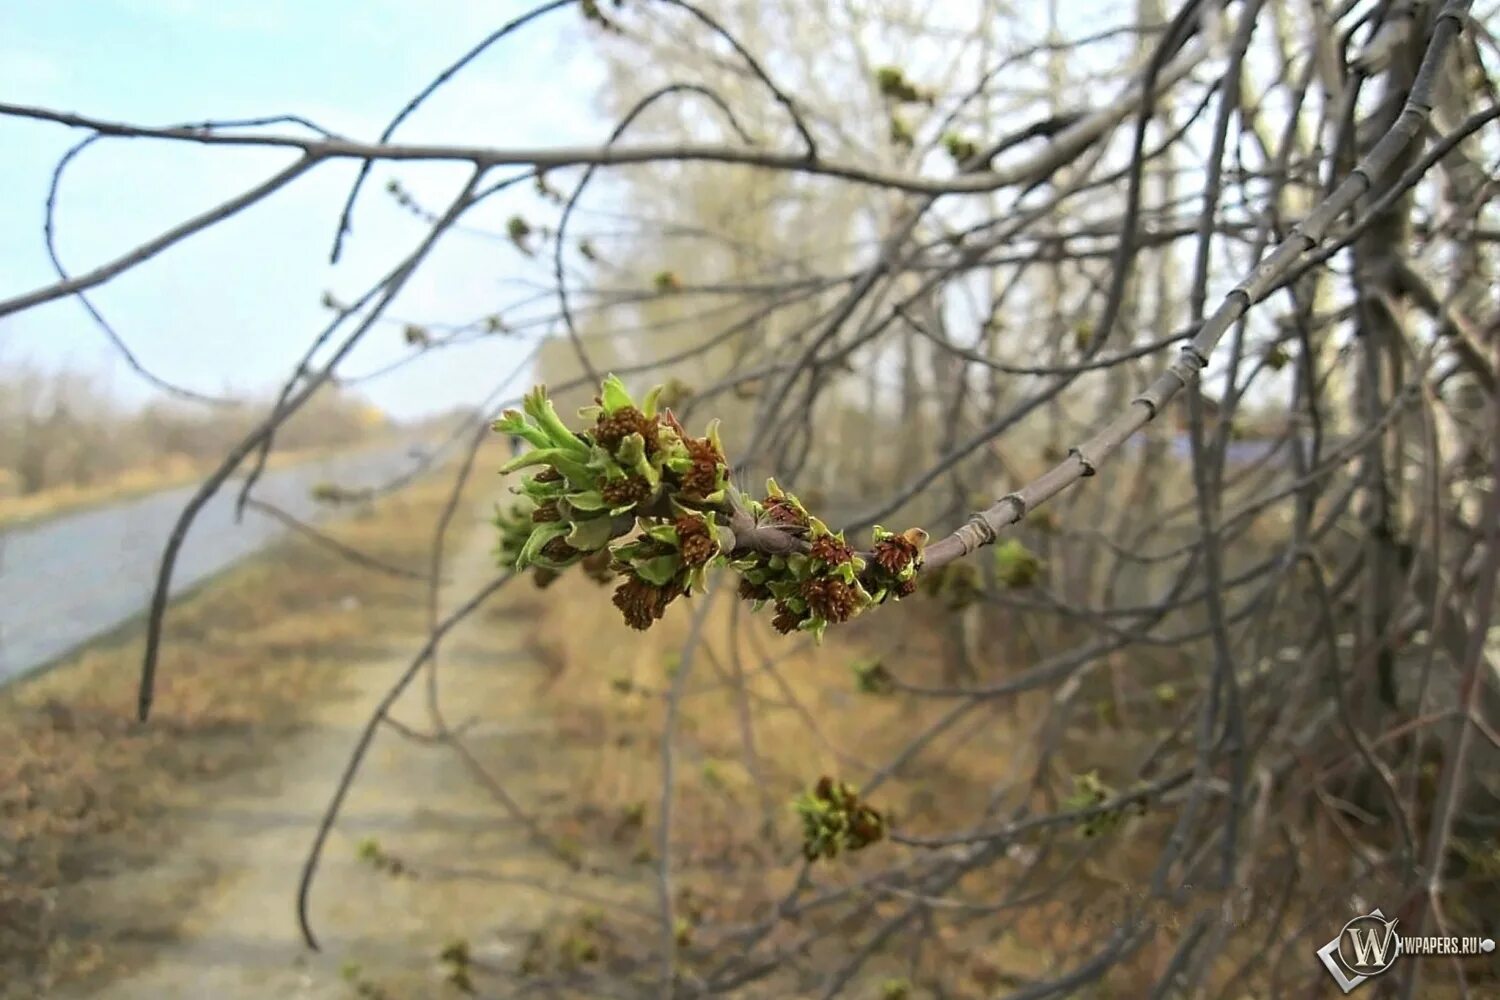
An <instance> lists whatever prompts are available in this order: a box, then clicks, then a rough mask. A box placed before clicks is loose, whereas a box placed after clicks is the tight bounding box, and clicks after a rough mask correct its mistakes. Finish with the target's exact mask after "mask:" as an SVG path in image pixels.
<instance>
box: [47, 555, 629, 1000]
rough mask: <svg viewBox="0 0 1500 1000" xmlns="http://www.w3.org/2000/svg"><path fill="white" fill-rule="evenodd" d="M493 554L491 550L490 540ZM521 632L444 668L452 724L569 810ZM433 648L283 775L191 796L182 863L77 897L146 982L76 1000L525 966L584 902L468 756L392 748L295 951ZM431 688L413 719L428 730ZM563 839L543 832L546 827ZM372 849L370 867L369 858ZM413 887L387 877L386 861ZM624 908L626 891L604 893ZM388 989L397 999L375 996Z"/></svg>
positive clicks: (146, 999)
mask: <svg viewBox="0 0 1500 1000" xmlns="http://www.w3.org/2000/svg"><path fill="white" fill-rule="evenodd" d="M480 534H482V533H480ZM486 542H487V539H484V538H482V537H476V538H475V544H474V546H473V550H472V551H471V552H469V553H468V554H467V555H466V556H465V557H464V558H463V559H462V560H460V561H459V564H458V565H456V566H455V567H454V577H455V581H454V584H453V588H454V589H453V591H452V593H454V594H457V593H459V592H460V591H464V589H465V588H466V587H471V586H472V585H473V584H474V583H476V582H477V581H479V580H481V579H482V578H484V576H485V575H486V574H487V573H488V572H489V570H488V565H487V564H488V559H487V557H486V554H485V548H486V546H485V543H486ZM521 624H522V623H521V621H520V620H518V619H516V618H515V617H514V616H512V617H510V618H506V617H503V616H500V615H496V614H483V613H481V614H480V615H478V616H476V617H475V619H474V620H473V621H471V622H470V623H468V624H466V625H465V626H463V627H461V628H459V629H457V630H455V632H454V634H453V636H452V638H451V641H449V642H448V643H447V644H446V645H445V646H444V649H443V655H442V661H441V671H442V673H441V677H442V704H443V707H444V712H445V714H446V715H447V716H448V718H449V722H450V723H452V724H459V723H461V722H463V721H464V720H465V719H467V718H469V717H470V716H474V717H478V719H479V720H480V721H479V722H477V723H476V724H474V725H473V726H472V727H471V728H469V729H468V730H467V731H466V742H467V744H468V745H469V746H470V747H471V748H472V749H473V751H474V753H475V756H476V757H477V758H478V759H479V760H481V761H483V762H484V763H485V765H486V767H489V768H490V769H491V770H492V773H493V774H495V775H496V777H497V778H499V780H501V781H502V782H504V783H505V787H506V790H507V791H508V792H509V793H511V794H512V795H513V796H515V797H516V798H518V799H519V800H521V801H522V802H524V803H526V804H527V806H528V808H533V809H535V808H537V807H538V806H540V808H541V810H542V811H543V812H545V811H546V809H547V808H548V805H549V804H552V805H556V806H560V805H561V803H562V802H563V801H564V800H565V799H566V777H565V771H563V770H562V769H560V768H558V767H555V766H551V767H549V766H547V765H548V763H549V760H550V758H549V743H548V740H547V733H548V720H547V718H546V717H545V715H544V714H543V713H541V712H539V711H538V710H537V708H536V706H535V704H534V698H533V697H532V692H533V690H534V685H535V683H536V680H537V673H538V668H537V667H536V665H535V664H534V663H533V662H532V661H531V659H530V658H529V657H528V656H527V655H526V654H525V653H524V652H523V651H522V640H523V638H524V637H523V634H522V628H521ZM416 642H417V638H416V637H413V639H412V641H411V642H409V643H405V644H403V645H402V647H401V649H400V650H399V652H398V651H395V650H393V652H392V655H391V657H390V658H388V659H384V660H380V661H377V662H369V663H362V664H360V665H358V666H354V667H351V668H350V669H349V671H348V679H347V687H346V691H345V692H344V693H343V694H342V695H341V696H340V697H338V698H336V699H334V700H331V701H330V702H328V703H327V704H324V705H322V706H321V707H320V708H318V710H317V711H316V713H315V716H314V719H313V722H312V724H311V725H310V726H309V727H308V728H307V729H306V730H305V731H304V732H302V733H301V734H300V735H299V736H297V737H296V738H295V739H293V740H292V741H291V742H289V743H287V744H285V745H283V746H282V747H281V748H280V750H279V752H278V753H277V755H276V757H275V759H273V760H271V761H268V762H267V763H266V764H265V766H264V767H261V768H258V769H256V770H254V771H253V772H250V773H244V772H242V773H240V774H238V775H235V776H234V777H232V778H230V779H226V780H223V781H219V782H214V783H208V784H204V785H202V786H200V787H185V788H183V789H182V793H181V796H180V800H179V801H177V802H176V803H175V804H174V807H173V808H172V810H171V811H170V813H169V814H168V816H167V817H165V819H164V822H166V823H169V824H172V825H173V827H174V828H175V832H176V833H177V834H178V835H179V836H180V843H179V844H178V845H177V846H176V847H175V848H174V849H173V850H172V851H171V852H170V856H169V857H167V858H166V859H164V860H159V861H156V862H154V863H152V864H150V865H149V866H146V867H140V868H136V869H135V870H129V869H130V867H131V866H129V865H128V864H122V865H117V866H116V867H117V868H124V869H126V870H117V871H114V872H113V873H103V874H101V875H100V876H99V877H97V878H93V879H90V880H88V881H87V882H85V883H84V884H83V885H81V886H80V887H79V888H78V889H77V890H75V892H76V895H75V897H74V898H73V899H70V900H65V901H64V903H65V908H66V909H67V910H68V911H70V912H71V913H73V914H79V915H82V916H83V918H84V919H85V920H86V921H87V923H88V924H90V925H91V926H90V933H89V934H88V935H87V936H88V937H89V938H90V939H91V940H92V941H95V942H97V943H98V945H97V946H98V948H99V954H98V958H99V961H100V963H101V972H103V973H104V974H105V975H104V978H109V976H108V973H107V970H109V969H111V968H118V969H132V970H134V971H132V972H130V973H128V974H125V975H122V976H118V977H114V978H113V979H112V981H108V982H107V983H106V985H103V986H102V987H98V988H96V989H93V990H91V991H88V992H69V993H61V992H59V993H57V994H55V995H57V996H60V997H68V998H71V1000H80V998H84V997H89V998H109V1000H162V998H169V997H183V998H197V997H204V998H214V1000H241V998H246V1000H248V998H252V997H253V998H264V997H276V998H282V997H286V998H325V997H328V998H332V997H339V998H347V997H351V996H354V995H356V988H357V987H358V985H359V984H360V983H365V984H367V985H366V987H365V989H364V990H362V991H360V992H362V993H363V994H364V995H366V996H386V997H390V998H393V1000H394V998H400V997H407V996H422V997H441V996H444V995H446V994H448V993H449V992H452V995H454V996H457V995H458V994H457V993H456V991H452V987H449V986H446V985H443V984H442V976H443V974H442V967H441V965H440V964H439V962H438V961H437V956H438V954H439V952H440V951H441V949H442V948H443V947H444V946H445V945H446V944H448V943H449V942H451V941H454V940H464V941H466V942H467V943H468V946H469V948H470V950H471V952H472V954H473V956H474V961H475V963H476V965H477V966H478V967H479V969H480V970H481V971H482V970H484V969H486V968H488V969H490V970H499V969H500V968H502V967H504V966H507V965H510V964H511V963H510V962H509V961H508V960H507V956H509V955H511V954H513V953H514V952H515V951H516V950H517V949H518V948H521V947H523V944H524V941H525V939H526V937H527V934H528V932H529V931H530V930H531V929H532V928H535V927H536V926H537V925H538V924H539V923H540V922H541V921H543V920H545V919H546V918H547V916H548V915H549V914H550V913H552V912H554V911H555V910H556V909H557V908H558V907H560V906H564V905H567V903H566V901H565V900H564V899H563V897H562V896H560V895H559V893H558V889H559V888H560V887H562V886H564V885H569V886H572V887H573V888H577V885H576V882H573V881H571V880H568V879H567V878H566V873H565V870H564V869H563V868H562V866H560V865H559V864H557V863H556V862H555V861H552V860H550V859H548V858H546V857H545V856H544V855H543V853H542V852H541V850H540V849H539V848H537V847H535V846H532V845H531V844H530V843H529V840H528V837H527V835H526V833H525V831H524V829H523V828H522V827H521V826H520V825H519V824H518V823H516V822H514V821H512V820H511V819H509V818H507V816H506V814H505V812H504V810H503V809H502V808H501V807H500V806H499V805H498V804H497V803H496V802H495V801H494V799H493V798H492V797H491V795H490V794H489V793H488V792H486V791H485V790H484V789H482V788H481V787H480V786H479V785H477V784H476V782H475V781H474V779H473V777H472V775H471V774H470V773H469V772H468V771H467V770H466V769H465V767H464V766H463V764H462V762H461V761H460V760H459V758H458V757H457V755H455V754H454V752H453V751H452V750H451V749H448V748H444V747H438V746H432V745H427V744H423V743H420V742H417V741H414V740H412V739H408V738H404V737H402V736H400V735H399V734H396V733H395V732H393V731H392V730H390V729H386V730H385V731H384V732H383V733H382V734H381V735H380V737H379V738H378V739H377V742H376V745H375V746H374V748H373V749H372V751H371V753H370V755H369V757H368V758H367V760H366V763H365V766H364V769H363V772H362V774H361V776H360V778H359V781H358V783H357V785H356V786H355V789H354V791H353V792H352V794H351V795H350V797H349V799H348V802H347V804H346V806H345V808H344V811H343V817H342V819H341V821H340V823H339V826H338V828H337V829H336V831H335V833H334V834H333V836H332V838H331V840H330V842H329V845H328V848H327V851H326V853H325V856H324V862H323V865H322V869H321V873H320V875H319V878H318V881H317V883H316V885H315V887H314V892H313V905H312V915H313V922H314V927H315V928H316V929H317V931H318V932H319V934H320V936H321V938H322V944H323V949H324V950H323V952H322V953H321V954H311V953H309V952H307V951H306V950H305V949H304V948H303V946H302V943H301V941H300V939H299V937H298V935H297V931H296V925H295V921H294V918H293V897H294V892H295V887H296V880H297V876H298V871H299V868H300V865H301V863H302V860H303V857H304V856H305V853H306V851H307V849H308V846H309V844H310V843H311V841H312V837H313V832H314V829H315V827H316V824H317V822H318V819H319V817H320V815H321V813H322V810H323V808H324V806H325V803H326V802H327V801H328V799H329V796H330V793H331V791H332V788H333V784H334V782H335V780H336V777H337V775H338V774H339V773H340V771H341V770H342V768H343V767H344V765H345V762H346V761H347V759H348V755H349V752H350V749H351V747H352V745H353V743H354V740H355V738H356V736H357V733H358V731H359V728H360V726H361V725H362V724H363V722H364V720H365V719H366V718H368V716H369V714H370V712H371V708H372V706H373V705H374V704H375V702H376V701H377V700H378V699H379V698H380V697H381V695H382V694H383V693H384V692H385V690H386V689H387V687H388V685H389V684H390V683H391V682H392V680H393V679H394V678H395V677H396V676H397V675H398V674H399V673H400V671H401V669H402V667H403V665H404V662H405V658H406V657H409V656H410V655H411V650H412V649H414V648H415V644H416ZM425 697H426V696H425V690H424V685H423V682H422V681H421V680H420V679H419V681H418V682H417V683H416V684H414V685H412V689H411V690H409V691H408V692H407V693H406V695H405V696H403V699H402V701H401V702H400V703H399V704H398V706H397V709H396V712H395V715H396V717H397V718H398V719H400V720H401V721H402V722H404V723H406V724H408V725H410V726H412V727H413V728H414V729H419V730H420V729H424V728H425V727H426V718H427V713H426V709H425ZM543 818H544V819H545V817H543ZM362 843H364V845H365V848H366V851H365V855H366V856H365V857H364V858H363V859H362V858H361V850H360V845H361V844H362ZM372 845H373V846H377V847H378V851H379V854H380V856H381V857H385V858H389V859H394V860H395V861H396V862H398V863H399V865H400V867H401V869H402V872H401V873H400V874H391V873H390V871H389V870H381V868H380V867H379V866H378V865H376V864H372V863H371V861H370V859H369V853H370V852H369V848H370V847H371V846H372ZM590 889H591V891H594V892H597V893H600V894H603V895H605V896H607V897H609V898H623V896H621V895H619V894H623V893H628V892H629V891H630V890H629V888H628V887H626V886H609V885H599V886H591V887H590ZM377 988H378V990H379V992H376V989H377Z"/></svg>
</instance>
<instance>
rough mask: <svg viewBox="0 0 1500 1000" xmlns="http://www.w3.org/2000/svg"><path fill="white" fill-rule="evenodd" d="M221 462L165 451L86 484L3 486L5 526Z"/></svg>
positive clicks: (273, 463) (282, 455)
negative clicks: (17, 491) (20, 489)
mask: <svg viewBox="0 0 1500 1000" xmlns="http://www.w3.org/2000/svg"><path fill="white" fill-rule="evenodd" d="M378 443H379V442H378V441H372V442H371V443H370V445H369V446H370V447H374V446H376V445H377V444H378ZM359 447H364V446H363V445H361V446H359ZM353 450H358V448H355V449H351V448H349V447H348V446H338V447H335V448H309V449H299V450H297V451H284V452H276V453H274V454H272V456H271V458H270V460H269V461H268V462H267V463H266V467H267V468H269V469H281V468H286V467H287V466H292V465H297V464H298V463H301V462H307V461H311V460H313V459H315V458H318V457H320V456H322V455H326V454H330V453H333V452H338V453H340V454H349V453H350V452H351V451H353ZM217 464H218V463H217V462H204V461H195V460H193V459H191V458H189V457H187V456H186V455H166V456H162V457H160V458H157V459H155V460H153V461H152V462H150V463H148V464H146V465H141V466H136V467H134V468H130V469H125V470H122V471H120V472H118V473H115V474H113V475H110V476H107V477H105V478H103V479H101V480H99V481H97V482H91V483H89V484H87V485H78V484H75V483H63V484H59V485H56V486H50V487H48V488H46V489H44V490H41V491H40V492H37V493H31V494H27V495H25V496H15V495H12V494H11V493H9V492H7V491H6V490H4V489H3V488H0V528H19V527H23V526H26V525H32V524H37V523H39V522H42V521H46V520H48V519H50V518H54V517H60V516H62V515H64V514H72V513H74V512H77V511H81V510H88V509H89V508H91V507H101V506H103V505H105V504H109V503H119V502H120V501H122V500H130V499H133V498H135V497H139V496H145V495H146V494H148V493H155V492H157V491H159V490H168V489H172V488H174V487H177V486H185V485H187V484H188V483H195V482H197V481H198V480H200V479H202V478H203V477H204V476H206V475H207V474H208V473H209V472H210V471H212V469H213V468H214V466H215V465H217ZM5 477H6V473H5V471H4V470H0V484H3V483H4V480H5Z"/></svg>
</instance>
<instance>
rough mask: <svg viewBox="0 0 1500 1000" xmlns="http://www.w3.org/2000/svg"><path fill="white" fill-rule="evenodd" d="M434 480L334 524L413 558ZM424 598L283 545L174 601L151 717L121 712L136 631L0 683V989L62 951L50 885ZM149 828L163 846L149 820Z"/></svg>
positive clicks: (133, 670) (245, 757)
mask: <svg viewBox="0 0 1500 1000" xmlns="http://www.w3.org/2000/svg"><path fill="white" fill-rule="evenodd" d="M447 488H448V486H447V484H446V483H444V482H443V481H441V480H440V479H436V478H433V479H428V480H425V481H423V482H422V483H419V484H418V485H417V486H415V487H414V488H413V489H411V490H409V491H407V493H405V494H402V495H399V496H395V497H392V498H390V499H388V500H386V501H384V502H382V503H381V504H379V505H378V506H377V507H375V508H374V509H373V510H371V511H368V512H366V513H365V514H363V515H356V516H355V517H353V518H350V519H346V520H345V521H344V522H343V523H341V524H339V525H338V526H337V527H336V529H335V530H334V532H333V533H334V534H335V536H336V537H337V538H338V539H339V540H341V541H343V542H345V543H347V544H349V545H352V546H356V547H358V548H361V549H363V550H364V551H367V552H369V553H371V554H373V555H376V556H378V557H380V558H382V559H384V560H386V561H389V562H392V563H395V564H398V565H403V566H408V567H412V568H418V569H419V568H422V567H424V566H425V561H424V560H425V551H424V550H425V548H426V546H427V544H428V541H429V531H430V526H431V524H432V523H433V521H434V518H435V515H436V513H437V511H438V510H439V508H440V506H441V503H442V501H443V499H444V497H445V495H446V490H447ZM422 593H423V585H422V584H420V583H419V582H416V581H413V580H410V579H399V578H395V577H391V576H388V575H384V574H375V573H371V572H369V571H368V570H364V569H361V568H360V567H357V566H354V565H352V564H350V563H348V562H346V561H344V560H342V559H340V558H339V557H338V556H336V555H333V554H331V553H330V552H328V551H327V550H326V549H323V548H320V547H316V546H315V545H313V544H311V543H309V542H306V541H301V540H295V539H294V540H288V541H287V542H285V543H282V544H279V545H278V546H276V547H275V548H273V549H272V550H269V551H268V552H266V553H264V554H262V555H260V556H257V557H255V558H254V559H252V560H250V561H248V562H247V563H245V564H242V565H241V566H239V567H237V568H236V569H234V570H232V571H230V572H229V573H227V574H226V575H224V576H223V577H221V578H219V579H218V580H216V581H214V582H213V583H211V584H210V585H208V586H206V587H204V588H202V589H200V590H199V591H197V592H196V593H194V594H193V595H191V596H189V597H187V598H186V599H184V600H181V601H180V602H179V603H178V604H177V605H176V606H175V607H174V609H173V611H172V612H171V614H170V615H169V627H168V636H167V641H166V643H165V646H164V649H163V656H162V661H161V665H160V683H159V687H158V692H157V707H156V710H155V715H154V717H153V719H152V721H151V722H150V723H149V724H147V725H144V726H142V725H139V724H137V723H136V722H135V720H134V703H135V698H134V686H135V681H136V676H137V671H138V669H139V657H140V644H141V628H140V626H139V625H136V626H130V627H127V628H125V629H124V630H122V631H121V632H120V633H118V634H117V635H115V636H113V637H111V638H109V639H106V640H104V641H101V642H99V643H96V644H94V645H93V646H91V647H89V648H88V649H86V650H84V651H82V652H80V653H78V654H76V655H74V656H73V657H71V658H70V659H69V660H68V661H66V662H64V663H62V664H60V665H59V666H57V667H56V668H54V669H52V670H51V671H49V672H47V673H46V674H45V675H43V676H40V677H37V678H33V679H30V680H28V681H24V682H21V683H18V684H16V685H13V686H12V687H10V688H8V689H6V690H5V691H4V692H3V694H0V983H6V984H10V985H11V986H12V987H13V988H18V989H21V990H22V993H21V994H18V995H28V996H29V995H35V993H30V992H26V991H27V990H28V989H29V988H30V986H28V984H31V985H33V986H34V985H35V984H37V983H40V982H43V981H45V980H46V979H47V978H48V976H49V974H50V973H51V972H54V971H56V970H57V969H58V968H60V967H65V966H66V965H67V963H68V962H69V961H70V960H71V959H70V956H68V955H65V954H59V953H58V946H57V942H58V940H59V937H58V935H57V933H56V929H57V928H56V916H55V914H54V913H53V910H54V907H55V904H56V900H57V899H58V896H59V893H60V892H61V891H62V890H63V889H64V888H65V887H66V886H67V885H68V884H69V883H70V882H71V881H73V880H76V879H78V878H80V877H81V876H82V875H83V874H84V873H86V872H87V871H88V870H89V868H90V866H91V865H93V864H96V863H97V862H98V861H99V860H100V859H102V858H103V857H105V856H107V854H108V853H109V851H110V850H115V851H118V850H119V844H120V843H121V841H120V840H119V839H118V838H119V837H121V836H128V835H129V834H132V833H137V832H140V831H143V830H145V829H147V827H148V825H150V821H151V820H152V818H153V817H155V816H157V815H160V813H161V810H162V808H163V804H164V803H165V802H166V801H167V796H168V792H169V790H170V789H171V788H172V786H173V785H174V784H177V783H180V782H185V781H191V780H194V779H197V778H201V777H204V776H210V775H217V774H221V773H223V772H225V771H226V770H228V769H230V768H233V767H236V766H238V765H241V764H244V763H246V762H250V761H253V760H256V759H257V758H260V757H263V756H264V752H265V749H266V748H267V747H268V746H270V744H271V742H272V741H275V740H276V739H278V738H279V737H281V736H283V735H285V734H286V733H287V732H289V731H291V730H292V729H293V728H295V727H296V726H297V725H298V722H299V719H300V718H301V717H302V713H303V706H305V705H307V704H309V703H310V702H313V701H314V700H316V699H317V698H319V697H320V696H323V695H326V694H328V693H329V692H331V691H332V690H334V688H335V687H336V685H337V684H338V682H339V677H340V674H341V671H342V669H343V668H344V667H345V666H346V665H348V664H350V663H354V662H360V661H361V660H365V659H368V658H369V657H370V656H371V655H376V654H378V653H379V652H380V651H381V650H382V647H383V646H384V644H386V643H387V642H388V641H389V640H390V639H391V638H392V637H394V636H398V635H407V634H411V633H412V632H414V631H417V630H418V629H420V627H421V620H420V609H421V606H422V604H421V600H420V597H421V595H422ZM150 835H151V837H152V838H153V839H154V841H156V842H155V843H153V844H152V849H153V850H156V851H161V850H164V849H166V848H167V847H168V846H169V845H168V844H163V843H161V838H162V837H163V836H164V835H166V836H170V834H169V833H167V831H164V830H162V829H161V828H160V827H159V825H154V826H151V830H150ZM106 838H111V839H108V840H106ZM111 845H112V846H111ZM3 992H4V991H3V990H0V994H3Z"/></svg>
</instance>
